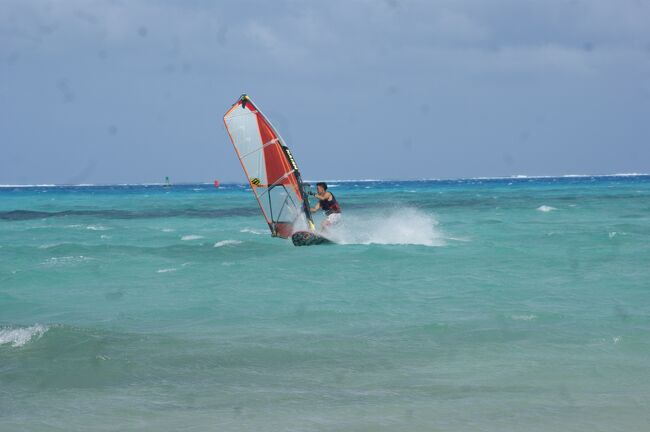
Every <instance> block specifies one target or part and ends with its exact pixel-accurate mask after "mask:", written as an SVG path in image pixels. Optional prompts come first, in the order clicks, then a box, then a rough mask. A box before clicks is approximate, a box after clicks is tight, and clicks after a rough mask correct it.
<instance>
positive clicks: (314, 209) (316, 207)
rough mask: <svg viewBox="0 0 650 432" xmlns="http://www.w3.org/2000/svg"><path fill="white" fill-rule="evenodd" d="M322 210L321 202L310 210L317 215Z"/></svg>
mask: <svg viewBox="0 0 650 432" xmlns="http://www.w3.org/2000/svg"><path fill="white" fill-rule="evenodd" d="M319 208H320V202H317V203H316V205H315V206H314V207H312V208H310V209H309V210H311V212H312V213H316V212H317V211H318V209H319Z"/></svg>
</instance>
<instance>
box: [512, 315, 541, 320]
mask: <svg viewBox="0 0 650 432" xmlns="http://www.w3.org/2000/svg"><path fill="white" fill-rule="evenodd" d="M510 318H512V319H513V320H515V321H532V320H534V319H537V315H513V316H511V317H510Z"/></svg>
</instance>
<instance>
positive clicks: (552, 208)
mask: <svg viewBox="0 0 650 432" xmlns="http://www.w3.org/2000/svg"><path fill="white" fill-rule="evenodd" d="M537 210H539V211H541V212H544V213H548V212H550V211H553V210H557V209H556V208H555V207H551V206H547V205H541V206H539V207H537Z"/></svg>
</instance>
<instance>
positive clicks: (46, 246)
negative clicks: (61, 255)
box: [38, 243, 63, 249]
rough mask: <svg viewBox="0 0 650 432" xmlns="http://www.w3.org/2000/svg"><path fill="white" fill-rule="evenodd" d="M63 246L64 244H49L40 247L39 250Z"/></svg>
mask: <svg viewBox="0 0 650 432" xmlns="http://www.w3.org/2000/svg"><path fill="white" fill-rule="evenodd" d="M62 244H63V243H47V244H42V245H40V246H39V247H38V248H39V249H49V248H53V247H57V246H60V245H62Z"/></svg>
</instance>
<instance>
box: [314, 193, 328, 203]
mask: <svg viewBox="0 0 650 432" xmlns="http://www.w3.org/2000/svg"><path fill="white" fill-rule="evenodd" d="M314 196H315V197H316V198H318V199H319V200H325V201H332V194H331V193H329V192H325V193H324V194H323V195H321V194H316V195H314ZM319 204H320V203H319Z"/></svg>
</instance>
